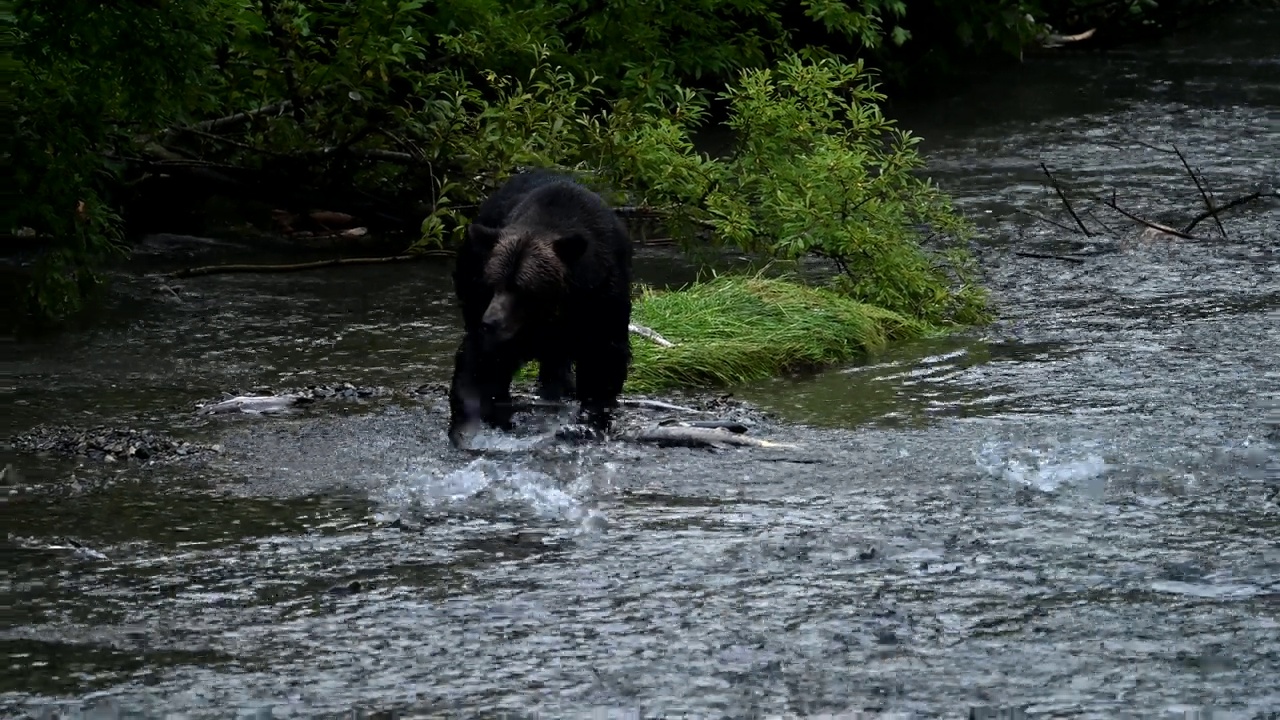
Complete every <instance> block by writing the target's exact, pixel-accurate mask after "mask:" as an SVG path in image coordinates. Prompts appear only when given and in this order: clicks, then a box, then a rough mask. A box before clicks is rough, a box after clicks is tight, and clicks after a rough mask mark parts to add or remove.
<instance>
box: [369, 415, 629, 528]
mask: <svg viewBox="0 0 1280 720" xmlns="http://www.w3.org/2000/svg"><path fill="white" fill-rule="evenodd" d="M500 442H501V444H502V445H503V449H514V448H513V447H512V444H513V443H514V444H516V446H523V444H525V443H527V442H528V439H518V438H507V439H505V440H502V441H500ZM555 468H556V471H557V474H559V471H560V470H561V469H563V470H564V472H565V473H566V474H571V475H572V477H570V478H568V480H567V481H566V480H565V479H564V478H557V477H554V476H552V475H551V474H549V473H547V472H543V471H541V470H536V469H533V468H530V467H528V466H526V465H524V464H523V461H521V460H514V459H512V460H505V459H494V458H487V457H480V458H476V459H474V460H472V461H471V462H469V463H467V464H466V465H464V466H462V467H460V468H455V469H452V470H450V469H448V468H442V467H434V468H429V469H425V470H410V471H407V472H405V473H403V474H401V475H399V476H397V477H393V478H391V479H390V480H389V481H388V482H387V483H386V484H385V485H384V487H383V490H382V492H381V493H379V497H377V498H376V499H377V500H379V501H380V502H381V503H382V504H384V505H385V506H387V511H386V512H384V513H383V515H395V514H397V513H398V512H406V511H407V512H413V511H419V512H421V511H427V512H430V511H433V510H446V509H456V508H459V507H466V506H472V507H474V508H475V509H477V510H480V509H482V508H484V507H485V506H490V507H491V506H493V505H516V506H518V507H523V508H527V509H528V510H530V511H532V513H533V514H535V515H536V516H538V517H541V518H546V519H562V520H568V521H570V522H572V523H575V524H577V525H578V526H579V529H580V530H582V531H586V532H591V531H599V530H603V529H604V528H605V527H607V521H606V520H605V518H604V516H603V515H602V514H601V513H600V512H599V511H598V510H596V509H595V508H594V507H591V506H590V505H591V500H592V497H591V496H592V494H593V485H594V478H593V474H594V473H593V472H592V471H591V470H585V469H583V468H580V467H579V466H577V465H576V464H572V463H564V464H557V465H556V466H555ZM601 470H603V471H604V472H606V473H608V472H611V471H613V470H614V468H613V464H612V463H605V464H604V466H603V467H602V468H601Z"/></svg>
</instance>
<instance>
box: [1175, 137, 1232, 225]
mask: <svg viewBox="0 0 1280 720" xmlns="http://www.w3.org/2000/svg"><path fill="white" fill-rule="evenodd" d="M1169 146H1170V147H1172V148H1173V151H1174V152H1175V153H1177V154H1178V159H1179V160H1181V161H1182V167H1184V168H1186V169H1187V174H1188V175H1190V176H1191V182H1193V183H1195V184H1196V189H1197V190H1199V191H1200V197H1201V198H1203V199H1204V206H1205V207H1206V208H1207V209H1208V213H1209V215H1210V216H1212V217H1213V221H1214V222H1215V223H1217V224H1218V232H1220V233H1222V239H1223V240H1226V239H1227V229H1226V228H1224V227H1222V221H1221V220H1219V219H1218V210H1217V208H1215V207H1214V206H1213V200H1210V199H1209V193H1208V192H1206V191H1205V189H1204V185H1202V184H1201V183H1200V178H1199V177H1197V176H1196V172H1195V171H1194V170H1192V169H1191V163H1189V162H1187V157H1186V156H1185V155H1183V154H1182V151H1181V150H1179V149H1178V146H1177V145H1175V144H1173V143H1169Z"/></svg>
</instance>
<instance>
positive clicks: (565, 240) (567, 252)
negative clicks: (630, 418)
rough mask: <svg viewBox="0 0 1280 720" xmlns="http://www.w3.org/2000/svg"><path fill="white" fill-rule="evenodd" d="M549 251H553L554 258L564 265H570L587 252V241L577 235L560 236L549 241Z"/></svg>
mask: <svg viewBox="0 0 1280 720" xmlns="http://www.w3.org/2000/svg"><path fill="white" fill-rule="evenodd" d="M551 249H552V250H555V252H556V257H558V258H560V259H561V260H563V261H564V262H565V263H572V262H575V261H577V259H578V258H580V257H582V256H583V254H584V253H586V252H587V239H586V238H585V237H583V236H582V235H581V234H579V233H573V234H572V235H561V236H560V237H558V238H556V239H555V240H552V241H551Z"/></svg>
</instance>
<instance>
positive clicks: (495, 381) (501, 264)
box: [449, 169, 632, 447]
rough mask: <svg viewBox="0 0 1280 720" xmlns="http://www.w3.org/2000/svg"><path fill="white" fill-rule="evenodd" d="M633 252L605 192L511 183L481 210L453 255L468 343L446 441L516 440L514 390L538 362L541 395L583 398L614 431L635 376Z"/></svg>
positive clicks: (550, 175) (459, 360)
mask: <svg viewBox="0 0 1280 720" xmlns="http://www.w3.org/2000/svg"><path fill="white" fill-rule="evenodd" d="M631 265H632V245H631V237H630V234H629V233H628V231H627V228H626V225H625V224H624V223H623V222H622V219H621V218H620V217H618V215H617V213H616V212H615V211H614V210H613V208H612V207H610V206H609V204H608V203H607V202H606V201H605V200H604V198H602V197H601V196H600V195H599V194H598V193H596V192H594V191H592V190H590V189H589V188H587V187H584V186H583V185H581V184H580V183H578V182H577V181H576V180H574V179H572V178H570V177H568V176H565V175H562V174H560V173H556V172H551V171H548V170H543V169H537V170H532V171H527V172H522V173H517V174H515V175H513V176H512V177H511V178H510V179H509V180H507V182H506V183H505V184H503V185H502V186H501V187H500V188H499V189H498V190H497V191H496V192H494V193H493V194H492V195H490V196H489V197H488V198H486V199H485V201H484V202H483V203H481V205H480V207H479V208H478V210H477V212H476V216H475V218H474V219H473V220H472V222H471V223H470V224H469V225H468V226H467V231H466V238H465V239H464V241H463V242H462V245H461V247H460V248H459V250H458V253H457V256H456V260H455V265H454V271H453V283H454V293H455V295H456V297H457V301H458V304H459V306H460V308H461V312H462V324H463V337H462V342H461V343H460V344H459V346H458V349H457V351H456V353H455V355H454V371H453V380H452V382H451V383H450V388H449V441H450V443H452V445H453V446H454V447H460V446H461V444H462V440H463V438H464V436H465V435H466V434H467V433H468V432H469V430H470V429H471V428H475V427H477V426H478V425H479V424H481V423H484V424H487V425H489V426H490V427H495V428H501V429H503V430H510V429H511V428H512V425H511V415H512V410H511V409H510V404H511V382H512V380H513V379H514V376H515V374H516V373H517V372H518V371H519V370H520V368H521V367H523V366H524V365H525V364H526V363H528V362H529V361H530V360H537V361H538V394H539V395H540V396H541V397H542V398H543V399H544V400H549V401H563V400H566V399H577V400H578V401H579V404H580V409H581V416H580V417H579V421H585V423H586V424H587V426H588V427H589V428H590V429H591V430H594V431H596V432H598V433H600V434H604V433H607V432H609V430H610V426H611V424H612V411H613V410H614V409H615V408H616V407H617V405H618V396H619V395H621V393H622V387H623V385H624V384H625V382H626V379H627V373H628V372H629V369H630V365H631V359H632V358H631V340H630V334H629V332H630V331H629V328H630V324H631V302H632V301H631V283H632V269H631Z"/></svg>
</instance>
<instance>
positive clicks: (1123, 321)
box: [0, 13, 1280, 719]
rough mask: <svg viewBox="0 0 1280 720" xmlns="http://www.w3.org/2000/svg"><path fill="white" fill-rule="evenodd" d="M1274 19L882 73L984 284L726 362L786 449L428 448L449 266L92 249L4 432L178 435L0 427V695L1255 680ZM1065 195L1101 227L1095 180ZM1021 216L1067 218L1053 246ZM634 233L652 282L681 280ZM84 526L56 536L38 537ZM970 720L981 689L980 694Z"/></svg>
mask: <svg viewBox="0 0 1280 720" xmlns="http://www.w3.org/2000/svg"><path fill="white" fill-rule="evenodd" d="M1275 37H1280V15H1277V14H1275V13H1271V14H1267V15H1260V14H1253V15H1248V16H1241V17H1239V18H1236V19H1225V20H1223V21H1222V22H1221V23H1219V24H1218V25H1217V26H1215V27H1214V28H1212V29H1209V30H1203V31H1200V32H1198V33H1196V34H1195V35H1194V36H1189V37H1182V38H1173V39H1170V40H1168V41H1166V42H1164V43H1162V44H1161V45H1158V46H1155V47H1145V48H1141V49H1126V50H1116V51H1113V52H1108V53H1106V54H1092V55H1074V54H1066V53H1064V54H1062V55H1059V56H1055V57H1051V58H1046V59H1035V60H1031V61H1028V63H1027V64H1026V65H1025V66H1024V67H1022V68H1019V69H1016V70H1012V71H1010V72H1008V73H1002V74H1000V75H999V76H995V77H991V78H987V79H983V80H979V81H976V82H974V83H973V84H972V85H971V86H970V87H968V88H965V89H964V90H963V91H961V92H958V93H957V94H956V96H955V97H953V98H950V99H943V100H939V101H935V102H932V103H931V104H929V105H928V106H926V107H915V108H902V109H901V114H902V116H903V118H904V120H903V123H904V125H905V126H906V127H908V128H911V129H912V130H914V131H916V132H918V133H919V134H921V135H923V136H924V137H925V138H926V143H925V145H924V147H925V150H926V151H927V153H928V155H929V159H930V162H931V169H932V174H933V176H934V177H935V178H936V179H937V180H938V181H939V182H940V183H941V184H942V185H943V186H944V187H945V188H946V189H947V190H949V191H950V192H952V193H954V194H955V196H956V198H957V200H958V202H959V203H960V205H961V207H962V208H963V209H964V210H965V211H966V212H967V213H969V214H970V215H971V216H973V217H974V218H975V219H976V220H978V221H979V223H980V224H981V225H982V227H983V229H984V231H985V233H986V235H987V237H986V238H985V239H984V240H983V241H982V244H981V247H980V254H981V260H982V265H983V267H984V271H985V273H986V276H987V282H988V284H989V286H990V287H991V288H992V290H993V292H994V293H995V299H996V301H997V303H998V309H999V313H1000V320H999V321H998V322H997V323H995V324H994V325H992V326H990V327H986V328H982V329H980V330H978V331H975V332H972V333H968V334H966V335H963V336H958V337H951V338H947V339H944V340H933V341H928V342H919V343H911V344H906V345H902V346H898V347H894V348H892V349H890V350H887V351H885V352H884V353H882V354H880V355H878V356H876V357H873V358H869V359H868V360H867V361H866V362H863V363H859V364H857V365H855V366H853V367H848V368H838V369H834V370H832V371H830V372H826V373H823V374H821V375H819V376H817V377H810V378H804V379H779V380H775V381H770V382H764V383H759V384H758V385H755V386H752V387H749V388H743V389H740V390H739V391H738V392H737V394H738V396H740V397H742V398H745V399H747V400H749V401H752V402H754V403H757V404H759V405H760V406H761V407H762V408H764V409H765V410H768V411H769V412H770V413H771V415H770V417H768V418H763V419H760V420H759V422H758V425H759V426H758V427H757V428H756V430H754V432H756V433H758V434H762V435H765V436H768V437H770V438H771V439H774V440H778V441H785V442H791V443H795V444H798V445H800V446H801V448H799V449H797V450H793V451H791V452H792V456H791V457H793V458H794V459H795V460H798V461H802V462H781V461H779V460H785V459H786V458H787V457H788V456H787V455H786V454H785V453H782V452H781V451H762V450H725V451H715V452H711V451H706V450H690V449H678V448H675V449H646V448H641V447H638V446H634V445H630V446H617V447H615V446H608V447H576V448H574V447H566V448H563V449H561V450H558V451H548V452H536V453H535V452H532V451H530V452H520V448H521V447H524V445H522V443H527V442H529V441H528V438H527V437H519V436H508V437H493V438H490V442H492V443H494V444H495V445H497V446H498V447H499V448H500V449H506V450H510V451H511V452H506V453H493V454H489V455H486V456H483V457H473V456H469V455H464V454H462V453H459V452H455V451H453V450H450V449H448V448H447V447H446V446H445V440H444V420H445V417H444V415H443V414H442V413H441V412H440V411H439V408H438V406H436V405H435V404H434V403H432V402H421V403H413V402H408V401H405V400H404V399H403V398H400V399H397V398H391V399H382V400H377V399H375V400H370V401H367V402H362V403H348V404H330V405H327V406H326V407H327V408H328V409H323V410H309V411H306V412H303V413H300V414H297V415H287V416H253V415H244V414H241V415H236V416H212V417H210V416H197V415H196V414H195V413H194V412H193V410H194V407H195V403H197V402H199V401H203V400H207V399H210V398H216V397H218V396H219V395H221V394H222V393H225V392H243V391H247V390H251V389H253V388H255V387H270V388H279V387H288V386H302V385H307V384H312V383H337V382H344V381H346V382H352V383H355V384H357V385H384V386H388V387H411V386H414V385H417V384H421V383H429V382H441V381H444V380H445V379H446V378H447V376H448V372H449V370H450V367H449V363H450V362H451V358H450V351H451V349H452V347H453V346H454V343H455V342H456V340H455V337H456V333H457V324H458V323H457V320H456V311H455V310H454V309H453V308H452V305H451V299H450V297H449V294H448V284H447V282H446V280H447V272H448V269H447V268H446V267H444V266H431V265H421V266H413V267H408V266H405V267H370V268H354V269H347V270H342V271H334V272H314V273H299V274H291V275H278V276H259V275H221V276H210V277H206V278H199V279H192V280H188V281H184V282H182V283H181V284H182V286H183V294H182V295H181V297H173V296H172V295H169V294H164V293H160V294H154V293H152V292H151V285H150V283H151V281H147V280H144V279H142V278H134V279H128V278H124V279H122V280H121V282H120V283H119V285H118V288H119V289H118V291H117V292H116V293H115V295H114V296H113V298H112V300H111V303H110V305H109V306H108V307H106V308H104V311H103V313H102V319H101V320H100V322H98V323H97V324H96V325H95V326H94V327H93V328H92V329H89V330H85V331H81V332H76V333H72V334H67V335H64V336H61V337H59V338H57V339H52V340H44V341H40V342H38V343H35V342H33V343H28V344H20V345H19V344H12V345H11V346H10V349H6V353H10V352H12V355H11V357H10V359H7V360H6V361H5V362H6V364H7V365H8V370H6V372H7V373H8V374H9V375H10V377H12V378H14V379H15V380H16V382H15V384H14V385H13V386H12V387H9V388H0V390H2V391H3V393H4V394H5V396H6V397H5V402H4V405H3V407H2V408H0V435H4V436H5V437H7V436H9V435H12V434H14V433H17V432H21V431H25V430H27V429H28V428H30V427H31V426H33V425H35V424H37V423H54V424H70V425H76V426H91V425H94V424H99V423H104V424H114V425H128V426H130V427H146V428H155V429H168V430H170V431H172V432H174V433H175V434H179V435H181V436H183V437H186V438H189V439H191V440H193V441H199V442H204V443H217V444H220V445H221V446H222V452H220V453H218V454H216V455H214V456H212V457H211V459H208V460H205V461H202V462H201V463H197V464H177V465H172V466H158V467H148V468H138V467H137V466H136V465H137V464H136V463H131V462H130V463H124V462H122V463H115V464H109V463H104V462H102V461H99V460H92V459H83V460H80V461H72V460H59V459H55V458H49V457H38V456H32V455H28V454H21V453H19V452H17V451H16V450H14V449H4V450H2V451H0V452H2V453H3V455H2V457H0V462H3V463H8V464H9V469H8V470H7V471H6V473H7V474H6V477H5V479H4V480H3V482H4V483H5V485H4V486H3V487H0V525H3V528H4V532H5V536H6V539H5V543H6V544H5V545H4V546H3V548H2V551H0V573H2V574H0V608H3V609H4V616H3V618H0V716H4V717H51V715H49V714H48V713H49V712H50V711H51V708H53V707H54V706H55V705H56V706H58V707H60V708H61V711H62V712H63V713H69V714H64V715H62V716H63V717H73V716H77V715H76V713H77V712H79V710H80V709H82V708H93V709H95V710H96V711H98V712H100V713H103V714H99V715H96V717H115V716H123V715H124V714H125V713H139V715H133V716H134V717H141V716H148V717H150V716H155V717H158V716H161V715H163V714H165V713H170V714H172V716H174V717H178V716H181V717H189V718H199V717H209V718H214V717H219V718H221V717H255V718H265V717H276V718H283V717H337V716H339V715H343V716H346V717H350V716H352V713H353V712H355V713H374V712H382V713H383V714H382V715H380V716H381V717H390V716H391V715H390V714H388V713H394V712H399V713H401V714H402V715H401V716H416V717H424V716H456V717H496V716H502V715H505V716H507V717H533V716H535V715H537V716H539V717H565V718H572V717H618V718H622V717H646V718H647V717H662V716H665V717H715V718H746V717H766V716H778V715H783V714H789V715H793V716H808V715H821V714H828V715H829V714H841V713H843V714H844V715H843V716H844V717H859V715H858V713H862V715H860V716H861V717H881V718H963V717H969V716H970V715H969V712H970V709H971V708H991V709H998V708H1005V709H1008V708H1023V709H1025V712H1026V716H1027V717H1046V718H1049V717H1052V718H1068V717H1069V718H1099V719H1101V718H1124V717H1134V718H1140V717H1141V718H1147V717H1189V715H1185V714H1184V713H1186V712H1187V711H1189V710H1192V709H1196V708H1206V707H1216V708H1218V709H1219V710H1218V712H1217V714H1215V715H1214V716H1213V717H1217V718H1224V717H1238V718H1255V717H1274V715H1267V714H1265V713H1277V712H1280V540H1278V539H1280V504H1278V503H1280V497H1278V496H1277V494H1276V490H1277V483H1280V477H1278V476H1280V470H1278V466H1280V456H1277V453H1276V444H1277V442H1280V436H1278V434H1277V431H1276V428H1277V423H1278V420H1277V416H1276V410H1274V403H1275V401H1276V393H1277V390H1280V274H1278V272H1277V270H1278V268H1280V264H1278V263H1277V256H1276V249H1277V247H1280V209H1278V208H1277V206H1276V204H1275V203H1272V204H1269V205H1268V204H1253V205H1250V206H1245V207H1242V208H1239V209H1237V210H1234V211H1232V212H1229V213H1227V214H1225V215H1224V217H1223V219H1222V222H1223V225H1224V227H1225V229H1226V232H1227V234H1228V237H1227V238H1226V239H1223V238H1221V237H1219V236H1218V230H1217V227H1216V225H1215V224H1214V223H1213V221H1208V222H1205V223H1202V224H1201V225H1199V226H1198V227H1197V228H1196V234H1197V235H1200V236H1202V237H1203V238H1205V239H1204V240H1203V241H1186V240H1178V239H1159V238H1155V239H1152V238H1145V239H1144V238H1142V237H1140V232H1139V230H1140V228H1139V227H1137V226H1136V225H1134V224H1133V223H1132V222H1129V221H1126V220H1125V219H1124V218H1122V217H1121V216H1119V215H1117V214H1115V213H1114V212H1110V211H1106V210H1099V209H1095V210H1094V214H1095V215H1096V216H1097V217H1098V218H1101V220H1102V221H1104V222H1105V223H1106V224H1107V225H1108V226H1110V227H1111V228H1112V230H1113V231H1114V232H1100V234H1098V235H1097V236H1095V237H1085V236H1083V235H1080V234H1075V233H1071V232H1067V231H1065V230H1062V229H1060V228H1058V227H1055V226H1053V225H1050V224H1048V223H1045V222H1042V221H1039V220H1034V219H1031V218H1029V217H1027V216H1025V215H1023V214H1021V212H1020V211H1024V210H1030V211H1032V212H1035V213H1037V214H1040V215H1044V216H1051V217H1052V219H1055V220H1057V221H1059V222H1063V223H1066V224H1067V225H1068V226H1070V225H1072V224H1073V223H1072V221H1071V220H1070V219H1069V218H1068V217H1067V216H1066V213H1065V212H1064V211H1063V210H1062V208H1061V205H1060V203H1059V202H1058V200H1057V199H1056V197H1055V196H1054V195H1053V193H1052V191H1051V190H1049V189H1048V187H1047V184H1046V181H1045V178H1044V175H1043V173H1042V171H1041V170H1040V167H1039V163H1040V162H1045V163H1046V164H1047V165H1048V166H1049V167H1050V169H1051V170H1053V171H1054V173H1055V175H1056V176H1057V177H1058V179H1059V180H1060V182H1062V184H1063V185H1064V187H1065V188H1066V190H1067V192H1069V193H1070V194H1071V196H1072V197H1073V198H1078V201H1077V202H1078V205H1079V207H1078V209H1079V210H1080V211H1081V212H1082V213H1083V212H1084V210H1085V209H1087V208H1089V207H1091V203H1090V202H1089V200H1088V198H1090V197H1092V196H1095V195H1103V196H1106V197H1110V192H1111V190H1112V189H1113V188H1114V189H1116V190H1117V196H1116V197H1117V201H1118V203H1119V204H1120V205H1121V206H1122V207H1124V208H1126V209H1128V210H1130V211H1131V212H1134V213H1138V214H1141V215H1143V216H1145V217H1148V218H1151V219H1153V220H1158V221H1160V222H1164V223H1169V224H1176V225H1182V224H1185V222H1186V219H1187V218H1189V217H1191V216H1193V215H1194V214H1195V213H1197V212H1198V211H1199V210H1200V209H1201V202H1202V201H1201V199H1200V197H1199V193H1198V192H1197V191H1196V189H1195V187H1194V185H1193V184H1192V183H1191V181H1190V180H1189V179H1188V178H1187V177H1186V175H1185V174H1184V171H1183V170H1182V169H1181V166H1180V165H1179V163H1178V161H1177V158H1176V157H1175V156H1173V155H1170V154H1168V153H1165V152H1161V151H1159V150H1155V149H1151V148H1146V147H1143V146H1141V145H1139V144H1138V143H1136V142H1135V139H1136V140H1142V141H1144V142H1147V143H1150V144H1153V145H1157V146H1164V145H1166V144H1167V143H1169V142H1175V143H1177V144H1178V146H1179V147H1180V148H1182V149H1183V150H1184V152H1185V153H1186V154H1187V156H1188V158H1189V160H1190V161H1191V162H1192V163H1193V164H1194V165H1196V166H1198V167H1200V168H1201V169H1202V170H1203V171H1204V175H1205V178H1206V180H1207V182H1208V184H1209V186H1210V189H1211V190H1212V191H1214V192H1215V193H1216V195H1217V197H1218V198H1219V199H1220V200H1225V199H1228V198H1231V197H1233V196H1237V195H1241V194H1245V193H1247V192H1250V191H1252V190H1254V189H1256V188H1258V187H1259V186H1260V185H1262V184H1263V183H1266V182H1272V183H1275V182H1276V181H1278V180H1280V54H1277V52H1278V51H1280V46H1277V45H1276V44H1275V42H1274V38H1275ZM1085 219H1086V222H1089V223H1090V224H1091V227H1095V228H1097V227H1099V226H1098V225H1096V224H1094V220H1092V219H1090V218H1089V217H1086V218H1085ZM1015 251H1020V252H1032V253H1040V254H1047V255H1074V256H1078V257H1080V258H1083V259H1084V261H1083V262H1069V261H1064V260H1055V259H1043V258H1033V257H1024V256H1019V255H1016V254H1015ZM670 265H671V263H669V262H668V263H666V264H665V265H664V264H662V263H660V262H659V261H658V260H657V259H653V258H651V259H649V260H647V261H646V262H645V263H643V264H642V268H643V270H642V275H644V274H646V273H647V276H646V277H644V278H642V279H646V280H649V281H651V282H657V281H659V280H660V279H661V277H660V276H664V277H669V276H671V272H672V271H671V268H670ZM68 538H70V540H74V541H75V542H77V543H79V544H81V545H82V547H81V548H79V549H77V548H75V547H74V546H72V545H71V543H70V540H69V539H68ZM973 717H984V715H983V714H982V712H981V711H978V712H976V713H975V714H974V715H973Z"/></svg>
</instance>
